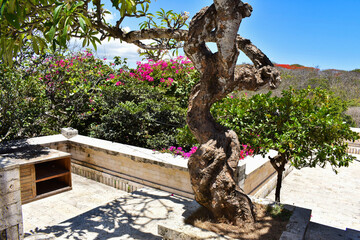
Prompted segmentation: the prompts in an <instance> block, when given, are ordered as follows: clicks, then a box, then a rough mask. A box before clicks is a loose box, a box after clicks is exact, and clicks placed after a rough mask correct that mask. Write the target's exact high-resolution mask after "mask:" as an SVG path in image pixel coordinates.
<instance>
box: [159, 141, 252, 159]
mask: <svg viewBox="0 0 360 240" xmlns="http://www.w3.org/2000/svg"><path fill="white" fill-rule="evenodd" d="M241 147H242V150H241V151H240V160H242V159H244V158H246V157H247V156H251V155H253V154H254V150H253V149H251V147H250V146H249V145H245V144H243V145H241ZM196 150H198V147H197V146H193V147H192V148H191V149H190V151H188V152H186V151H185V150H184V149H183V148H182V147H174V146H170V147H168V148H167V149H166V148H163V149H162V150H161V151H160V152H163V153H165V152H167V153H172V154H174V155H180V156H182V157H184V158H190V157H191V155H192V154H193V153H195V152H196Z"/></svg>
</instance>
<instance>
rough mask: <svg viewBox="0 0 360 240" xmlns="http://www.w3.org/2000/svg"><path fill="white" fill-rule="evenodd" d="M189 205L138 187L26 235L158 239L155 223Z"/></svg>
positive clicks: (186, 202)
mask: <svg viewBox="0 0 360 240" xmlns="http://www.w3.org/2000/svg"><path fill="white" fill-rule="evenodd" d="M74 201H76V199H74ZM59 204H61V203H59ZM193 205H194V201H192V200H190V199H187V198H183V197H179V196H174V195H173V194H171V193H166V192H160V191H156V190H152V189H141V190H139V191H135V192H133V193H132V194H130V195H126V196H123V197H120V198H118V199H116V200H114V201H111V202H109V203H107V204H106V205H103V206H100V207H97V208H94V209H92V210H90V211H88V212H85V213H83V214H80V215H78V216H76V217H74V218H71V219H68V220H66V221H64V222H62V223H60V224H57V225H54V226H48V227H45V228H41V229H39V228H36V229H34V230H32V231H31V232H30V233H26V236H30V235H36V234H39V233H45V234H52V235H54V236H55V237H56V239H75V240H80V239H148V240H152V239H162V238H161V237H160V236H158V235H157V225H158V223H160V222H166V221H167V220H169V219H171V218H172V217H175V216H176V215H177V216H178V215H181V214H182V212H184V210H185V209H187V208H192V207H193Z"/></svg>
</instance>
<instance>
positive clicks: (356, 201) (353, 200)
mask: <svg viewBox="0 0 360 240" xmlns="http://www.w3.org/2000/svg"><path fill="white" fill-rule="evenodd" d="M356 156H357V158H358V161H354V162H353V163H352V164H350V166H349V167H348V168H346V167H345V168H339V169H338V171H339V172H338V174H335V173H334V172H333V170H332V169H331V167H327V168H325V169H322V168H320V167H317V168H303V169H301V170H296V169H294V170H293V171H292V172H291V173H290V174H289V175H288V176H287V177H286V178H285V179H284V181H283V184H282V188H281V196H280V197H281V202H283V203H287V204H294V205H297V206H300V207H304V208H309V209H312V217H311V224H310V228H309V234H310V233H311V232H312V233H313V234H312V236H313V238H308V239H314V240H315V239H346V238H341V236H338V238H337V237H336V234H337V233H341V231H335V230H336V229H342V230H345V229H346V228H350V229H354V230H355V233H357V234H356V235H357V238H356V239H360V161H359V160H360V155H356ZM274 197H275V190H273V191H272V192H271V193H270V194H269V195H268V197H267V198H270V199H272V200H274ZM322 231H323V232H322ZM325 232H328V234H329V236H330V235H332V236H333V238H330V237H329V236H327V235H326V234H325ZM335 232H337V233H335ZM319 234H320V235H319ZM315 236H317V237H315ZM320 236H322V237H320Z"/></svg>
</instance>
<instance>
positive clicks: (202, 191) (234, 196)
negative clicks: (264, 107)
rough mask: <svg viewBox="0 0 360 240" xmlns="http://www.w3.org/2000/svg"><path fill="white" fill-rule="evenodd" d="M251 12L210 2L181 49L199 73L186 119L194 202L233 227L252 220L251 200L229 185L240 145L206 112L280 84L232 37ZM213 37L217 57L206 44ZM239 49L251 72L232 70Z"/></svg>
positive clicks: (227, 0) (234, 2)
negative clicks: (233, 95)
mask: <svg viewBox="0 0 360 240" xmlns="http://www.w3.org/2000/svg"><path fill="white" fill-rule="evenodd" d="M251 11H252V8H251V6H250V5H248V4H244V3H242V2H241V1H240V0H214V4H212V5H211V6H210V7H206V8H203V9H202V10H201V11H200V12H199V13H198V14H196V15H195V16H194V18H193V19H192V21H191V23H190V27H189V34H188V39H187V41H186V42H185V46H184V50H185V53H186V55H187V56H188V57H189V58H190V59H191V60H192V62H193V63H194V65H195V67H196V68H197V70H198V71H199V72H200V81H199V83H198V84H196V85H195V86H194V88H193V90H192V92H191V95H190V98H189V108H188V114H187V123H188V125H189V128H190V130H191V131H192V133H193V134H194V135H195V137H196V139H197V140H198V141H199V143H200V144H201V145H200V147H199V149H198V151H197V152H196V153H195V154H193V155H192V156H191V158H190V159H189V163H188V167H189V172H190V178H191V184H192V188H193V190H194V194H195V199H196V201H198V202H199V203H200V204H201V205H203V206H205V207H206V208H207V209H209V210H210V211H211V212H212V213H213V215H214V216H215V217H216V218H217V219H221V218H226V219H227V220H229V221H231V222H233V223H235V224H240V223H243V222H254V220H255V219H254V214H253V205H252V203H251V200H250V199H249V197H248V196H247V195H246V194H245V193H244V192H243V190H242V189H240V188H239V186H238V185H237V183H236V182H235V179H234V172H235V170H236V167H237V165H238V161H239V157H240V143H239V140H238V137H237V135H236V133H235V132H234V131H232V130H230V129H227V128H225V127H223V126H221V125H220V124H218V123H217V122H215V120H214V119H213V117H212V116H211V114H210V108H211V106H212V104H213V103H215V102H216V101H218V100H220V99H222V98H223V97H225V96H226V95H227V94H228V93H230V92H232V91H233V90H235V89H249V90H256V89H257V88H258V87H259V86H263V85H265V84H270V86H276V84H277V83H278V82H279V80H280V78H279V73H278V72H277V71H276V70H275V69H274V68H273V67H272V64H271V62H270V60H269V59H268V58H267V57H266V56H265V54H263V53H262V52H261V51H260V50H259V49H257V48H256V47H255V46H253V45H252V44H251V42H250V41H249V40H246V39H243V38H241V37H240V36H238V35H237V31H238V29H239V26H240V23H241V20H242V18H244V17H248V16H250V13H251ZM214 35H215V38H216V43H217V46H218V52H216V53H212V52H211V51H210V50H209V49H208V48H207V46H206V44H205V42H206V40H207V39H211V38H213V36H214ZM239 48H240V49H241V50H242V51H244V52H245V54H246V55H247V56H249V57H250V59H252V60H253V62H254V66H251V65H245V66H242V67H241V68H235V67H236V60H237V57H238V54H239Z"/></svg>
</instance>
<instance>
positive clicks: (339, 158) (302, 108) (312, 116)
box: [213, 88, 359, 201]
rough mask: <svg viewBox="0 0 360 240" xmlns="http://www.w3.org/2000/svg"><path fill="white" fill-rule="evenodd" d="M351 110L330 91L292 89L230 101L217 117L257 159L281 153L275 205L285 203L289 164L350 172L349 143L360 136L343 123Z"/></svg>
mask: <svg viewBox="0 0 360 240" xmlns="http://www.w3.org/2000/svg"><path fill="white" fill-rule="evenodd" d="M345 110H346V104H345V103H344V102H343V101H341V100H340V99H339V98H336V97H334V96H333V95H332V94H331V93H329V92H327V91H326V90H323V89H320V88H316V89H311V88H307V89H302V90H295V89H293V88H290V89H289V90H284V91H283V92H282V96H281V97H277V96H275V97H272V96H271V92H269V93H267V94H258V95H254V96H253V97H251V98H249V99H246V98H241V99H231V98H228V99H226V100H224V101H223V102H222V103H219V104H218V105H216V106H215V107H214V109H213V111H214V115H215V116H217V119H218V120H219V121H220V122H221V123H223V124H224V125H225V126H227V127H229V128H232V129H235V131H236V132H237V134H238V136H239V138H240V139H242V140H243V141H245V142H243V143H247V144H249V145H251V146H252V148H253V149H255V150H256V152H257V153H262V154H265V153H266V152H268V150H269V149H274V150H277V151H278V154H277V155H276V156H275V157H273V158H271V157H270V162H271V164H272V166H273V167H274V168H275V170H276V171H277V173H278V177H277V185H276V192H275V200H276V201H280V189H281V182H282V174H283V171H284V170H285V165H286V164H287V163H290V164H291V165H292V166H294V167H295V168H297V169H300V168H303V167H316V166H320V167H325V165H326V164H330V166H331V167H333V169H334V171H335V172H336V169H335V168H336V167H343V166H348V165H349V163H350V162H351V161H352V160H353V159H354V157H353V156H351V155H349V154H348V153H347V152H346V150H347V143H346V142H345V140H348V141H354V140H356V139H359V135H358V134H357V133H355V132H353V131H351V129H350V127H349V124H348V123H346V122H344V119H345V116H344V114H343V112H344V111H345Z"/></svg>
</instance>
